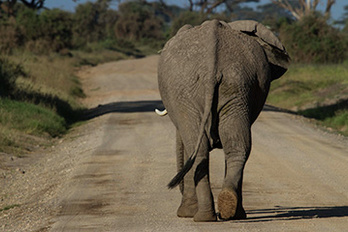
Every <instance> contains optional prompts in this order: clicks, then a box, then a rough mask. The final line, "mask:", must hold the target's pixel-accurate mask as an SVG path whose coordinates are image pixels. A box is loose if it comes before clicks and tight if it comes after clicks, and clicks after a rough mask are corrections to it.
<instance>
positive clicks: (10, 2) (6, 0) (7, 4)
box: [0, 0, 45, 16]
mask: <svg viewBox="0 0 348 232" xmlns="http://www.w3.org/2000/svg"><path fill="white" fill-rule="evenodd" d="M20 1H21V3H23V5H24V6H26V7H28V8H30V9H33V10H38V9H41V8H42V7H43V6H44V3H45V0H30V1H28V0H20ZM16 4H17V0H0V8H1V10H2V11H3V12H4V13H5V14H7V16H14V12H15V10H14V9H15V6H16Z"/></svg>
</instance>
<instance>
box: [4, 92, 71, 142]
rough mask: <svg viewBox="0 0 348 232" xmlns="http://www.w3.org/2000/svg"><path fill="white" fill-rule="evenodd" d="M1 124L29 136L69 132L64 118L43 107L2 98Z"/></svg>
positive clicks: (56, 134)
mask: <svg viewBox="0 0 348 232" xmlns="http://www.w3.org/2000/svg"><path fill="white" fill-rule="evenodd" d="M0 124H2V125H7V126H8V127H11V128H14V129H17V130H21V131H24V132H26V133H27V134H33V135H38V134H42V133H48V134H49V135H50V136H53V137H55V136H58V135H61V134H62V133H64V132H65V131H66V130H67V124H66V122H65V120H64V118H62V117H60V116H58V115H57V114H55V113H54V112H52V111H51V110H49V109H47V108H44V107H42V106H36V105H33V104H29V103H25V102H19V101H14V100H10V99H2V98H0Z"/></svg>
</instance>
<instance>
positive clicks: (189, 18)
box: [170, 11, 207, 36]
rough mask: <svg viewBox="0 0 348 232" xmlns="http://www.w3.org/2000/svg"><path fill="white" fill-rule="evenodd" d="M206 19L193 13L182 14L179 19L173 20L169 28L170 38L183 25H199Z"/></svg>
mask: <svg viewBox="0 0 348 232" xmlns="http://www.w3.org/2000/svg"><path fill="white" fill-rule="evenodd" d="M206 19H207V17H206V16H205V15H202V14H200V13H198V12H195V11H185V12H182V13H181V14H180V15H179V17H177V18H176V19H174V20H173V23H172V27H171V28H170V36H174V35H175V34H176V32H177V31H178V30H179V29H180V28H181V27H182V26H184V25H185V24H191V25H192V26H196V25H200V24H201V23H203V22H204V21H205V20H206Z"/></svg>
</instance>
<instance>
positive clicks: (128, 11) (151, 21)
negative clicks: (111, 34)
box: [115, 1, 163, 41]
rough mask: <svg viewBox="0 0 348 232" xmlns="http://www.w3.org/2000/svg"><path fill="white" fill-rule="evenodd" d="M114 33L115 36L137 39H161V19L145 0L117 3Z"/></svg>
mask: <svg viewBox="0 0 348 232" xmlns="http://www.w3.org/2000/svg"><path fill="white" fill-rule="evenodd" d="M118 13H119V14H120V18H119V19H118V20H117V23H116V27H115V34H116V37H117V38H122V39H128V40H133V41H139V40H140V39H144V38H146V39H162V38H163V30H162V29H163V20H162V19H160V18H159V17H157V16H156V15H155V12H154V9H153V7H152V6H151V4H149V3H147V2H146V1H129V2H124V3H122V4H120V5H119V10H118Z"/></svg>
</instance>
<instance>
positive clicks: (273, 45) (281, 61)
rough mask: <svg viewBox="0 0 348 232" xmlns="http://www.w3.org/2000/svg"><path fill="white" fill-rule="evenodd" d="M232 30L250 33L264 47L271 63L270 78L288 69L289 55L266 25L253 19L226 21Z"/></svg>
mask: <svg viewBox="0 0 348 232" xmlns="http://www.w3.org/2000/svg"><path fill="white" fill-rule="evenodd" d="M228 25H229V26H230V28H232V29H233V30H237V31H240V32H242V33H245V34H247V35H250V36H251V37H252V38H253V39H255V40H256V41H257V42H258V43H259V44H260V45H261V46H262V47H263V49H264V51H265V54H266V56H267V59H268V62H269V63H270V65H271V70H272V80H275V79H278V78H279V77H281V76H282V75H283V74H284V73H285V72H286V70H287V69H288V65H289V61H290V57H289V55H288V53H287V52H286V50H285V48H284V46H283V45H282V44H281V42H280V41H279V40H278V38H277V37H276V36H275V35H274V34H273V33H272V31H270V30H269V29H268V28H267V27H265V26H264V25H262V24H261V23H258V22H256V21H253V20H240V21H234V22H230V23H228Z"/></svg>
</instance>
